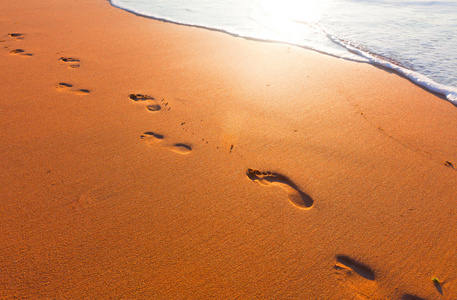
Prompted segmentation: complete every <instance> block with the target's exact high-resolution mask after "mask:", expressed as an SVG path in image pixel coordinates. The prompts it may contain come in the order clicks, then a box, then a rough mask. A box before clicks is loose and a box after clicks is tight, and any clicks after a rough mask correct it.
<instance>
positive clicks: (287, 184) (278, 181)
mask: <svg viewBox="0 0 457 300" xmlns="http://www.w3.org/2000/svg"><path fill="white" fill-rule="evenodd" d="M246 176H247V177H248V178H249V179H251V180H252V181H255V182H258V183H260V184H262V185H276V186H280V187H281V188H283V189H284V190H286V192H287V194H288V196H289V200H290V202H291V203H292V204H293V205H295V206H296V207H298V208H301V209H310V208H311V207H312V206H313V204H314V200H313V199H312V198H311V197H310V196H308V195H307V194H305V193H304V192H302V191H301V190H300V189H299V188H298V187H297V186H296V185H295V184H294V183H293V182H292V181H291V180H290V179H289V178H287V177H286V176H284V175H281V174H276V173H271V172H260V171H258V170H254V169H248V170H247V171H246Z"/></svg>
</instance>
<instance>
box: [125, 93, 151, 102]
mask: <svg viewBox="0 0 457 300" xmlns="http://www.w3.org/2000/svg"><path fill="white" fill-rule="evenodd" d="M129 98H130V99H132V100H133V101H135V102H137V101H146V100H154V97H152V96H149V95H143V94H130V95H129Z"/></svg>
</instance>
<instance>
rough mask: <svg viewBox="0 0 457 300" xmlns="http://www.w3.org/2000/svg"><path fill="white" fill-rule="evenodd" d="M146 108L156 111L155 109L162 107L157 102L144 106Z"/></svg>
mask: <svg viewBox="0 0 457 300" xmlns="http://www.w3.org/2000/svg"><path fill="white" fill-rule="evenodd" d="M146 108H147V110H149V111H152V112H156V111H159V110H161V109H162V107H161V106H160V105H159V104H151V105H148V106H146Z"/></svg>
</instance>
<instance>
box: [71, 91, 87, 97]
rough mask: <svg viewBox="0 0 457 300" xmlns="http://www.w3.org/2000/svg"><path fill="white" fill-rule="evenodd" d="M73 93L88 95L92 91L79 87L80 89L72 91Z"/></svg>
mask: <svg viewBox="0 0 457 300" xmlns="http://www.w3.org/2000/svg"><path fill="white" fill-rule="evenodd" d="M71 92H72V93H73V94H76V95H81V96H84V95H87V94H89V93H90V91H89V90H87V89H79V90H75V91H71Z"/></svg>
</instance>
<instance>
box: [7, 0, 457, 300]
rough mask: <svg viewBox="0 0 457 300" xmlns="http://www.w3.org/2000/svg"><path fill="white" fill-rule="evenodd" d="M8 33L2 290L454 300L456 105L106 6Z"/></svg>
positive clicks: (311, 54)
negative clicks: (13, 34)
mask: <svg viewBox="0 0 457 300" xmlns="http://www.w3.org/2000/svg"><path fill="white" fill-rule="evenodd" d="M0 28H3V32H1V33H0V50H1V51H0V76H1V78H2V81H1V82H0V92H1V94H2V95H4V97H2V100H0V114H1V118H0V128H1V132H2V139H3V142H2V144H1V145H0V153H2V156H1V158H0V170H1V172H0V187H1V188H0V199H2V201H0V226H1V227H2V232H1V233H0V238H1V239H2V241H3V243H2V246H1V247H0V266H1V268H2V270H3V272H2V273H1V274H0V282H2V284H0V298H2V299H14V298H21V297H22V298H31V299H32V298H33V299H46V298H54V299H69V298H71V299H87V298H98V299H110V298H127V299H129V298H130V299H208V298H213V299H221V298H224V299H236V298H239V299H254V298H259V299H267V298H274V299H358V298H360V297H365V298H367V299H453V298H455V297H456V296H457V288H456V286H457V285H456V284H455V283H456V280H457V278H456V276H455V274H456V273H457V266H455V265H453V264H452V261H453V260H454V258H455V256H456V254H457V250H455V244H456V243H457V238H456V236H457V224H455V221H454V219H455V214H456V211H455V208H454V206H455V205H454V202H455V199H457V189H456V186H457V177H456V174H457V173H456V172H457V171H456V170H454V167H457V141H456V140H455V136H456V135H457V110H456V109H455V107H454V106H453V105H452V104H451V103H449V102H445V101H443V100H442V99H441V98H439V97H437V96H435V95H433V94H431V93H429V92H427V91H425V90H423V89H422V88H420V87H418V86H417V85H414V84H412V83H411V82H410V81H409V80H407V79H405V78H402V77H401V76H398V75H397V74H394V73H390V72H386V71H384V70H381V69H379V68H377V67H374V66H372V65H368V64H359V63H355V62H351V61H346V60H342V59H339V58H333V57H330V56H327V55H323V54H320V53H317V52H315V51H312V50H306V49H303V48H299V47H295V46H289V45H284V44H278V43H259V42H256V41H252V40H246V39H244V38H237V37H233V36H229V35H227V34H225V33H221V32H215V31H210V30H201V29H200V28H195V27H189V26H181V25H175V24H171V23H168V22H161V21H155V20H152V19H149V18H138V17H137V16H135V15H133V14H131V13H130V12H127V11H125V10H121V9H119V8H117V7H114V6H112V5H111V4H110V2H108V1H104V0H79V1H68V0H43V1H40V2H39V3H37V2H35V1H32V0H24V1H21V2H19V3H18V2H17V1H13V0H6V1H4V2H2V3H1V4H0ZM10 33H20V34H22V36H11V35H8V34H10ZM15 49H16V50H17V49H21V50H23V51H14V50H15ZM432 278H437V279H438V281H439V283H437V282H433V281H432Z"/></svg>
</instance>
